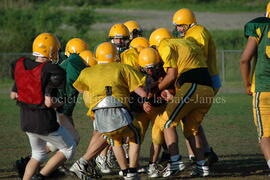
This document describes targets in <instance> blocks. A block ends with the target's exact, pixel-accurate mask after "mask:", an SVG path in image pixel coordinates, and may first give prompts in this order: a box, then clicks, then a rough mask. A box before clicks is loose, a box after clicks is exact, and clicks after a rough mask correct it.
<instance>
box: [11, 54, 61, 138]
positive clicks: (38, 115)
mask: <svg viewBox="0 0 270 180" xmlns="http://www.w3.org/2000/svg"><path fill="white" fill-rule="evenodd" d="M17 61H18V60H17ZM17 61H14V62H13V63H12V64H11V72H12V73H11V74H12V78H13V79H14V74H15V72H14V71H15V66H16V63H17ZM40 64H41V63H39V62H35V61H33V60H30V59H26V60H25V61H24V67H25V69H27V70H32V69H34V68H35V67H37V66H38V65H40ZM55 75H57V76H59V77H63V81H62V83H59V84H58V85H57V86H58V87H54V86H53V85H52V83H51V80H50V79H51V76H55ZM65 75H66V73H65V71H64V70H63V69H62V68H60V67H59V66H58V65H56V64H51V63H46V64H45V65H44V66H43V68H42V70H41V83H42V91H43V94H44V96H45V95H46V96H51V97H52V94H53V92H54V89H55V88H60V87H64V85H65V81H64V79H65ZM12 91H15V92H17V87H16V82H15V84H14V86H13V88H12ZM17 104H18V105H19V106H20V119H21V128H22V130H23V131H26V132H32V133H37V134H48V133H51V132H54V131H56V130H57V129H58V128H59V124H58V123H57V120H56V112H55V110H54V109H53V108H48V107H46V106H45V105H44V104H41V105H39V106H31V105H28V104H25V103H21V102H18V103H17Z"/></svg>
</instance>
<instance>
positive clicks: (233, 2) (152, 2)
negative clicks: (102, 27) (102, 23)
mask: <svg viewBox="0 0 270 180" xmlns="http://www.w3.org/2000/svg"><path fill="white" fill-rule="evenodd" d="M265 4H266V2H265V0H159V1H157V0H147V1H145V0H121V1H120V2H119V3H114V4H112V5H109V7H113V8H119V9H121V8H126V9H159V10H176V9H179V8H183V7H187V8H190V9H192V10H194V11H216V12H225V11H227V12H232V11H253V12H254V11H264V9H265Z"/></svg>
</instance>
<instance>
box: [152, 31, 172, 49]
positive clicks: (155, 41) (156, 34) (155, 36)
mask: <svg viewBox="0 0 270 180" xmlns="http://www.w3.org/2000/svg"><path fill="white" fill-rule="evenodd" d="M172 37H173V36H172V34H171V32H170V31H169V30H168V29H166V28H158V29H156V30H155V31H153V32H152V33H151V35H150V38H149V42H150V46H159V43H160V41H161V40H163V39H168V38H172Z"/></svg>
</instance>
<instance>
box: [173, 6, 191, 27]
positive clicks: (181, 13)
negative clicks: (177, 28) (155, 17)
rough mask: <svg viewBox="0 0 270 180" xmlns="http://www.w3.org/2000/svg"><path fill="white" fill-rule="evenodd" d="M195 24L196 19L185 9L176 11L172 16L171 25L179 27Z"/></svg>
mask: <svg viewBox="0 0 270 180" xmlns="http://www.w3.org/2000/svg"><path fill="white" fill-rule="evenodd" d="M193 23H196V18H195V15H194V13H193V12H192V11H191V10H190V9H187V8H182V9H179V10H178V11H176V12H175V13H174V15H173V24H174V25H180V24H186V25H190V24H193Z"/></svg>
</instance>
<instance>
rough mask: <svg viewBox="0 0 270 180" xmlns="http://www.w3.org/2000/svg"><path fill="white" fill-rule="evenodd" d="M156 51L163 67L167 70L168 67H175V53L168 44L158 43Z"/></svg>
mask: <svg viewBox="0 0 270 180" xmlns="http://www.w3.org/2000/svg"><path fill="white" fill-rule="evenodd" d="M158 52H159V54H160V57H161V59H162V61H163V63H164V64H163V68H164V70H165V72H167V69H168V68H177V58H178V57H177V55H176V52H175V51H174V50H173V49H172V48H171V47H169V46H166V45H162V44H161V45H160V46H159V48H158Z"/></svg>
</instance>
